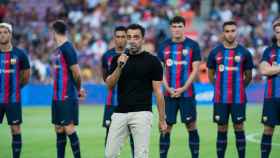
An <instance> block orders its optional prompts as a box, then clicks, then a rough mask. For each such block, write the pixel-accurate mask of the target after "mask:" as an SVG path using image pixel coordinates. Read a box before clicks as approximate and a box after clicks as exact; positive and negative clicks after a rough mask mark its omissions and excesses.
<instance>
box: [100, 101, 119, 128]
mask: <svg viewBox="0 0 280 158" xmlns="http://www.w3.org/2000/svg"><path fill="white" fill-rule="evenodd" d="M115 108H116V106H113V105H105V106H104V114H103V123H102V125H103V127H105V128H108V127H109V125H110V123H111V116H112V114H113V113H114V111H115Z"/></svg>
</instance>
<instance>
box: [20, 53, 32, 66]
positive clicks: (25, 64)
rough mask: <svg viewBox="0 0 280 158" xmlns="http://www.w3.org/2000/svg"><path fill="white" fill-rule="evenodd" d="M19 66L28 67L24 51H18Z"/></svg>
mask: <svg viewBox="0 0 280 158" xmlns="http://www.w3.org/2000/svg"><path fill="white" fill-rule="evenodd" d="M20 67H21V69H23V70H25V69H30V63H29V60H28V57H27V55H26V53H25V52H22V53H20Z"/></svg>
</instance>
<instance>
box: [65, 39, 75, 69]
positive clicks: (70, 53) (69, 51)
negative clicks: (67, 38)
mask: <svg viewBox="0 0 280 158" xmlns="http://www.w3.org/2000/svg"><path fill="white" fill-rule="evenodd" d="M62 53H63V55H64V57H65V59H66V62H67V64H68V65H69V66H72V65H75V64H78V57H77V53H76V50H75V49H74V47H73V46H72V44H67V45H65V46H64V47H62Z"/></svg>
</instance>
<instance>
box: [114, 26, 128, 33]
mask: <svg viewBox="0 0 280 158" xmlns="http://www.w3.org/2000/svg"><path fill="white" fill-rule="evenodd" d="M117 31H124V32H126V27H124V26H117V27H115V30H114V33H116V32H117Z"/></svg>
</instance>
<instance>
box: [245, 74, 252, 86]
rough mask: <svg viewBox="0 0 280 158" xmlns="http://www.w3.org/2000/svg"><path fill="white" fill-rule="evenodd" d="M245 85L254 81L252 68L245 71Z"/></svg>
mask: <svg viewBox="0 0 280 158" xmlns="http://www.w3.org/2000/svg"><path fill="white" fill-rule="evenodd" d="M244 81H245V87H247V86H248V85H249V83H250V82H251V81H252V70H246V71H245V78H244Z"/></svg>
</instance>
